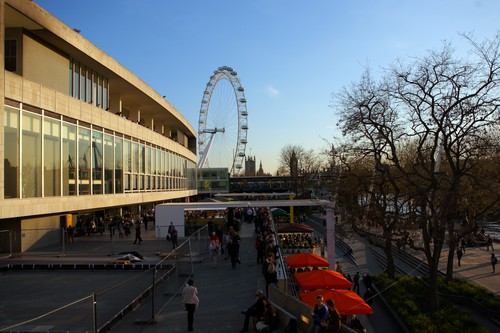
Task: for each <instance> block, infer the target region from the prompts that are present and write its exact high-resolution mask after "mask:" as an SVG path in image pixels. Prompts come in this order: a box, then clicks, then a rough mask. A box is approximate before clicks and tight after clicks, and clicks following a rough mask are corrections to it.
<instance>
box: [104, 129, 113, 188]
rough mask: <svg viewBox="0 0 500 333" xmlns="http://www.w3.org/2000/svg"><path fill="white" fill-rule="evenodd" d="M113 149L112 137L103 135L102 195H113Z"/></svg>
mask: <svg viewBox="0 0 500 333" xmlns="http://www.w3.org/2000/svg"><path fill="white" fill-rule="evenodd" d="M114 153H115V152H114V147H113V136H112V135H109V134H105V135H104V193H107V194H109V193H114V191H113V170H114V155H115V154H114Z"/></svg>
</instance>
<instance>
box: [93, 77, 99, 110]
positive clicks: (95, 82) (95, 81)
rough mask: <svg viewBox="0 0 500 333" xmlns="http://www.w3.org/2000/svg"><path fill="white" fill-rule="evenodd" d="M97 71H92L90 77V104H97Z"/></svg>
mask: <svg viewBox="0 0 500 333" xmlns="http://www.w3.org/2000/svg"><path fill="white" fill-rule="evenodd" d="M97 76H98V75H97V73H95V72H94V73H93V77H92V104H93V105H94V106H96V105H97Z"/></svg>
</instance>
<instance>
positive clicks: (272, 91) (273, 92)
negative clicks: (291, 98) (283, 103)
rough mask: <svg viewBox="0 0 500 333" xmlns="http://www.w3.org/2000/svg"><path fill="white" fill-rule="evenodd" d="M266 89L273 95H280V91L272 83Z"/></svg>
mask: <svg viewBox="0 0 500 333" xmlns="http://www.w3.org/2000/svg"><path fill="white" fill-rule="evenodd" d="M266 91H267V93H268V94H269V95H270V96H271V97H278V96H279V95H280V91H279V90H278V89H276V88H274V87H273V85H272V84H270V85H268V86H267V88H266Z"/></svg>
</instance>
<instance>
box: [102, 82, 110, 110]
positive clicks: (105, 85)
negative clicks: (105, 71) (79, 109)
mask: <svg viewBox="0 0 500 333" xmlns="http://www.w3.org/2000/svg"><path fill="white" fill-rule="evenodd" d="M102 103H103V104H102V108H103V109H104V110H109V94H108V79H104V80H103V81H102Z"/></svg>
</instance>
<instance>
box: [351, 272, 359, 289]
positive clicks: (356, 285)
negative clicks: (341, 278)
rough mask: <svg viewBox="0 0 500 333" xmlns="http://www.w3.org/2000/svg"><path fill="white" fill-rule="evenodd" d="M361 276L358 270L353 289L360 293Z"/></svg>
mask: <svg viewBox="0 0 500 333" xmlns="http://www.w3.org/2000/svg"><path fill="white" fill-rule="evenodd" d="M359 277H360V276H359V272H356V274H355V275H354V278H353V281H354V286H353V287H352V290H354V291H355V292H356V293H358V294H359Z"/></svg>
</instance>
